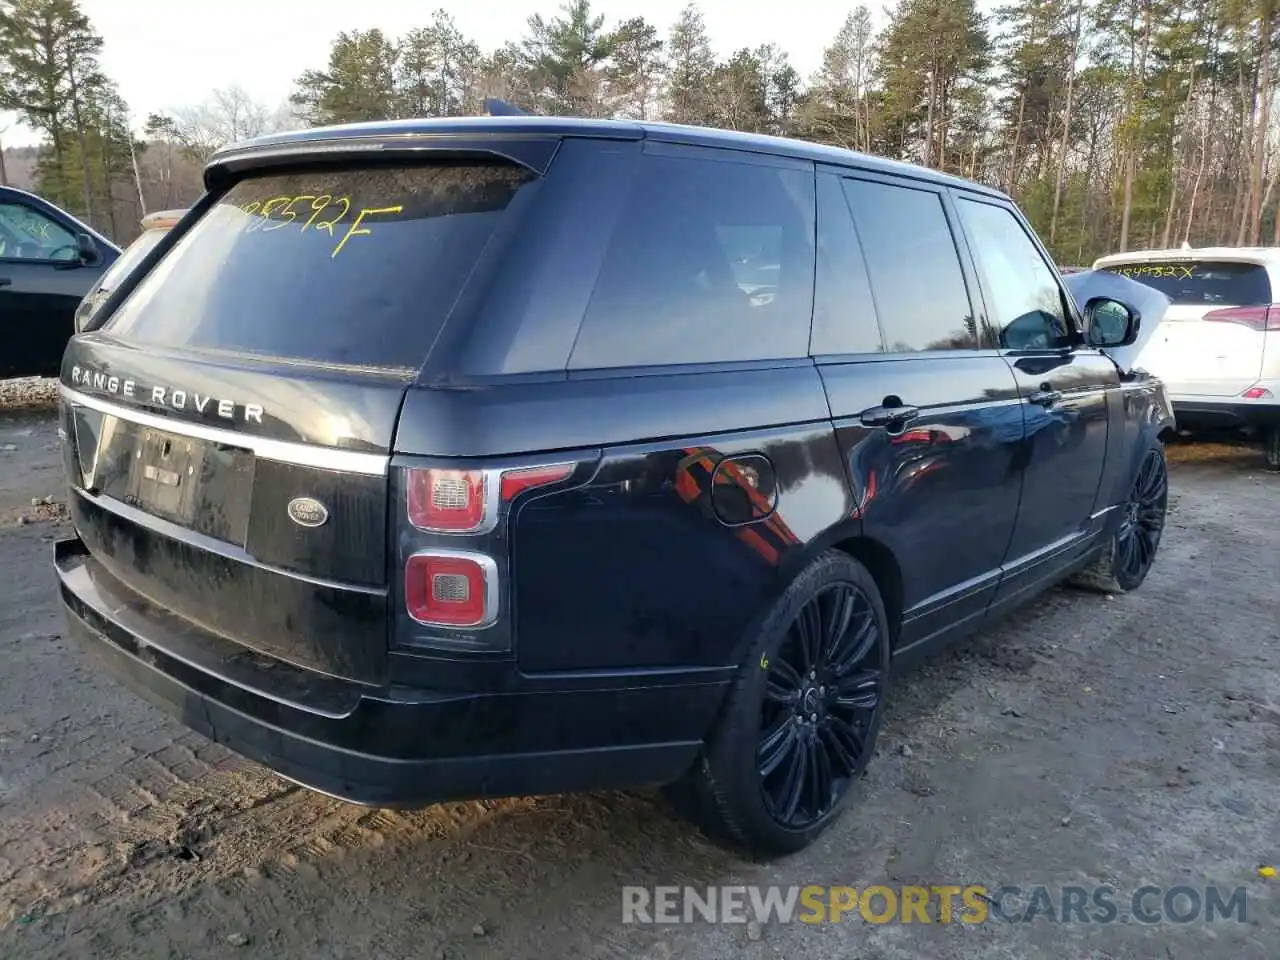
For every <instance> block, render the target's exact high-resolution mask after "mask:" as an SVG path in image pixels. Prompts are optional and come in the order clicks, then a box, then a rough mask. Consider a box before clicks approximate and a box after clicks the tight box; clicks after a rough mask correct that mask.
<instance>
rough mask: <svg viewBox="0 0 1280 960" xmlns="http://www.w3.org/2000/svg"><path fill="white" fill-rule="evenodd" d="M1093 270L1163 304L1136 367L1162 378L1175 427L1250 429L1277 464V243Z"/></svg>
mask: <svg viewBox="0 0 1280 960" xmlns="http://www.w3.org/2000/svg"><path fill="white" fill-rule="evenodd" d="M1093 267H1094V269H1095V270H1108V271H1111V272H1112V273H1119V274H1121V275H1123V276H1126V277H1129V278H1131V279H1133V280H1137V281H1138V282H1140V283H1143V284H1146V285H1147V286H1149V287H1153V288H1155V289H1156V290H1159V291H1160V292H1161V293H1163V294H1165V295H1166V296H1168V297H1169V299H1170V300H1171V301H1172V306H1170V307H1169V310H1168V312H1166V313H1165V315H1164V320H1163V322H1162V323H1161V324H1160V328H1159V329H1158V330H1157V331H1156V333H1155V335H1154V336H1153V337H1152V338H1151V339H1150V341H1148V342H1147V344H1146V346H1145V347H1144V348H1143V349H1142V353H1141V354H1140V356H1139V358H1138V360H1137V365H1139V366H1141V367H1143V368H1145V369H1146V370H1147V371H1149V372H1150V373H1152V374H1155V375H1156V376H1157V377H1159V378H1160V379H1161V380H1163V381H1164V382H1165V385H1166V386H1167V387H1168V390H1169V394H1170V397H1171V399H1172V400H1173V408H1174V412H1175V413H1176V415H1177V417H1178V426H1179V427H1187V428H1190V429H1195V428H1197V427H1240V428H1243V429H1245V430H1247V431H1249V432H1250V433H1254V432H1256V433H1258V434H1260V435H1261V436H1262V438H1263V440H1264V443H1265V447H1266V451H1267V463H1268V465H1269V466H1271V467H1272V468H1274V469H1280V302H1277V303H1275V304H1274V305H1273V302H1272V301H1273V298H1274V299H1280V298H1275V291H1280V247H1203V248H1199V249H1192V248H1184V249H1181V250H1148V251H1140V252H1134V253H1115V254H1111V255H1110V256H1106V257H1101V258H1099V259H1098V260H1096V261H1094V264H1093Z"/></svg>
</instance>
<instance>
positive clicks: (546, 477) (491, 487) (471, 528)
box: [405, 463, 573, 533]
mask: <svg viewBox="0 0 1280 960" xmlns="http://www.w3.org/2000/svg"><path fill="white" fill-rule="evenodd" d="M407 473H408V477H407V481H406V485H405V489H406V499H407V503H406V506H407V508H408V513H409V522H410V523H412V524H413V525H414V526H415V527H417V528H418V529H419V530H423V531H426V532H427V533H486V532H488V531H489V530H491V529H492V528H493V525H494V524H495V523H496V522H497V518H498V508H499V505H500V504H505V503H510V502H511V501H512V500H514V499H515V498H516V497H518V496H519V495H520V494H522V493H524V492H525V491H527V490H534V489H536V488H538V487H545V486H547V485H549V484H552V483H559V482H560V481H561V480H564V479H566V478H567V477H568V476H569V475H570V474H571V473H573V464H572V463H553V464H546V465H540V466H536V467H518V468H513V469H511V470H444V469H440V468H438V467H430V468H428V469H425V470H409V471H407Z"/></svg>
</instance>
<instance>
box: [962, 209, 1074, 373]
mask: <svg viewBox="0 0 1280 960" xmlns="http://www.w3.org/2000/svg"><path fill="white" fill-rule="evenodd" d="M956 208H957V209H958V210H959V211H960V219H961V220H962V221H964V228H965V231H966V233H968V235H969V245H970V249H971V251H972V252H973V259H974V260H975V261H976V262H977V264H978V270H979V271H980V272H981V274H982V288H983V292H984V293H985V294H986V297H987V309H988V310H989V311H990V313H991V318H990V319H991V325H992V326H993V327H995V328H996V329H997V330H998V331H999V343H1000V346H1002V347H1006V348H1008V349H1011V350H1044V349H1049V348H1052V347H1063V346H1067V345H1069V344H1070V343H1071V328H1070V327H1069V326H1068V325H1067V320H1066V311H1065V309H1064V308H1063V304H1062V290H1061V289H1060V288H1059V287H1058V281H1057V279H1056V278H1055V277H1054V275H1053V271H1052V270H1050V269H1049V266H1048V264H1046V263H1045V261H1044V257H1042V256H1040V251H1039V250H1037V249H1036V245H1035V244H1034V243H1032V242H1031V238H1030V237H1028V236H1027V232H1026V231H1025V230H1024V229H1023V228H1022V224H1020V223H1019V222H1018V220H1017V218H1016V217H1015V216H1014V215H1013V214H1012V213H1011V212H1009V211H1008V210H1006V209H1005V208H1003V207H996V206H992V205H991V204H989V203H980V202H978V201H976V200H968V199H965V198H961V199H960V200H959V201H958V202H957V204H956Z"/></svg>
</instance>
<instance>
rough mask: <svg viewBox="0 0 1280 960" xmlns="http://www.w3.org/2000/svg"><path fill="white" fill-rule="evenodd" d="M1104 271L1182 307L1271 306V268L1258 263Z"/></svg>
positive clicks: (1145, 265)
mask: <svg viewBox="0 0 1280 960" xmlns="http://www.w3.org/2000/svg"><path fill="white" fill-rule="evenodd" d="M1101 269H1103V270H1106V271H1108V272H1110V273H1118V274H1120V275H1122V276H1125V277H1128V278H1129V279H1130V280H1137V281H1138V282H1139V283H1141V284H1144V285H1146V286H1148V287H1152V288H1153V289H1156V290H1159V291H1160V292H1161V293H1163V294H1165V296H1167V297H1168V298H1169V299H1170V300H1172V301H1173V302H1174V303H1175V304H1177V305H1179V306H1196V305H1203V306H1218V305H1222V306H1233V307H1252V306H1257V305H1259V304H1265V303H1270V302H1271V281H1270V280H1269V279H1268V277H1267V268H1266V267H1264V266H1261V265H1259V264H1256V263H1237V262H1232V261H1200V262H1197V261H1194V260H1181V261H1165V262H1151V261H1143V262H1141V263H1112V264H1107V265H1106V266H1105V267H1102V268H1101Z"/></svg>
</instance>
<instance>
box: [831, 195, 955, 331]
mask: <svg viewBox="0 0 1280 960" xmlns="http://www.w3.org/2000/svg"><path fill="white" fill-rule="evenodd" d="M844 189H845V194H846V195H847V197H848V199H849V209H850V210H851V211H852V212H853V220H854V223H855V224H856V225H857V228H858V237H859V239H860V240H861V241H862V247H863V252H864V254H865V255H866V260H867V270H868V273H869V274H870V276H871V289H872V291H873V292H874V293H875V301H876V312H877V314H878V315H879V317H880V326H881V328H882V329H883V330H884V339H885V349H886V350H887V351H888V352H890V353H917V352H920V351H933V350H973V349H976V348H977V347H978V327H977V323H976V321H975V320H974V315H973V308H972V307H971V306H970V305H969V291H968V288H967V287H966V286H965V282H964V272H963V270H962V269H961V267H960V256H959V254H958V253H957V252H956V244H955V238H954V237H953V236H952V235H951V227H950V225H949V224H948V223H947V215H946V211H945V210H944V209H943V207H942V197H940V196H939V195H938V194H937V193H936V192H935V191H932V190H917V189H915V188H913V187H906V186H897V185H895V184H888V183H880V182H879V181H873V180H845V181H844Z"/></svg>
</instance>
